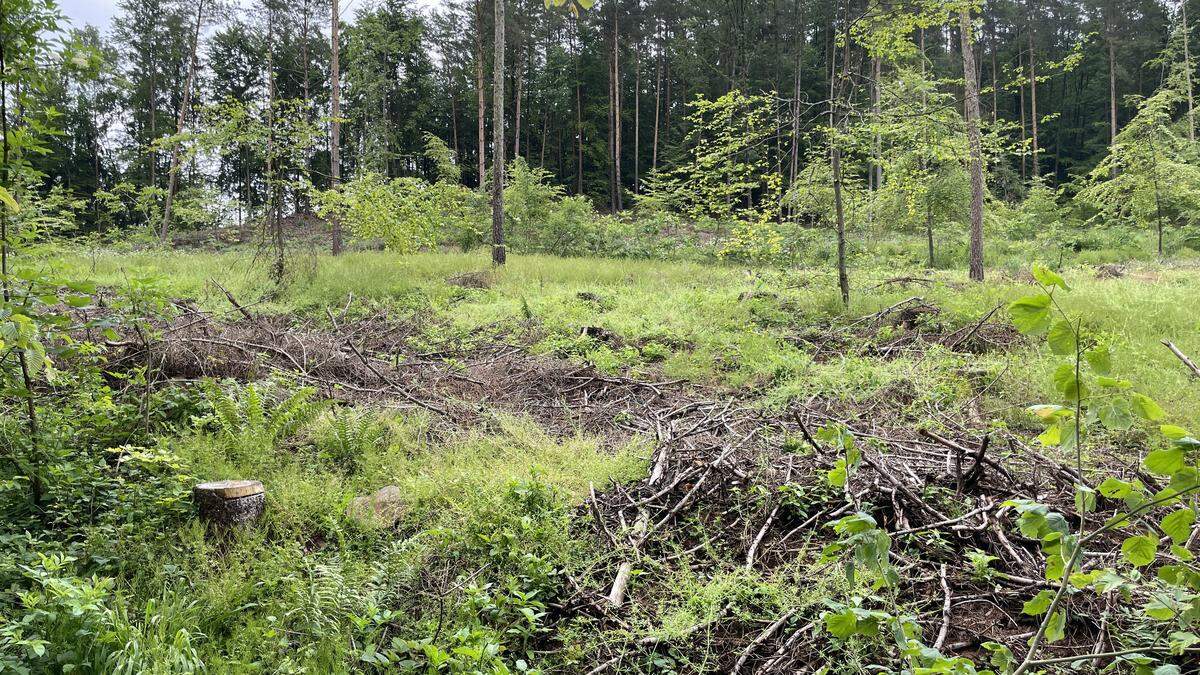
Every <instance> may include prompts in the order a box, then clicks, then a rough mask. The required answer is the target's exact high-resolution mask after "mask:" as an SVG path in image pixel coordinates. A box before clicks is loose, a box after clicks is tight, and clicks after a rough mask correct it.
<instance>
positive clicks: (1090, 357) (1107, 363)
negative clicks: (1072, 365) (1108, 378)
mask: <svg viewBox="0 0 1200 675" xmlns="http://www.w3.org/2000/svg"><path fill="white" fill-rule="evenodd" d="M1083 358H1084V359H1086V360H1087V362H1088V365H1090V366H1091V367H1092V370H1094V371H1096V374H1098V375H1108V374H1109V373H1111V372H1112V352H1111V351H1110V350H1109V348H1108V345H1100V346H1097V347H1092V348H1091V349H1089V350H1087V351H1086V352H1084V353H1083Z"/></svg>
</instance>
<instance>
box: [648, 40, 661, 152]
mask: <svg viewBox="0 0 1200 675" xmlns="http://www.w3.org/2000/svg"><path fill="white" fill-rule="evenodd" d="M658 37H659V44H658V54H657V55H656V58H655V64H654V140H652V141H651V143H650V170H651V171H657V170H658V127H659V121H658V120H659V111H660V110H661V108H662V71H663V63H662V62H663V45H662V39H661V37H662V33H661V30H660V31H659V34H658Z"/></svg>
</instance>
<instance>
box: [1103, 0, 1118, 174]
mask: <svg viewBox="0 0 1200 675" xmlns="http://www.w3.org/2000/svg"><path fill="white" fill-rule="evenodd" d="M1112 22H1113V7H1112V3H1111V2H1110V3H1109V4H1108V12H1107V16H1106V17H1105V21H1104V32H1105V36H1104V37H1105V42H1106V43H1108V44H1107V45H1106V46H1107V47H1108V144H1109V146H1110V147H1111V146H1113V145H1116V143H1117V53H1116V52H1117V50H1116V47H1115V46H1114V45H1113V41H1114V36H1113V25H1112ZM1109 177H1110V178H1116V177H1117V166H1116V164H1113V166H1112V168H1111V169H1110V170H1109Z"/></svg>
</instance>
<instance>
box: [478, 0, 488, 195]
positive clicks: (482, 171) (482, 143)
mask: <svg viewBox="0 0 1200 675" xmlns="http://www.w3.org/2000/svg"><path fill="white" fill-rule="evenodd" d="M475 99H476V103H477V104H478V105H477V115H476V122H477V126H476V129H477V131H478V132H479V135H478V140H479V145H478V148H477V149H478V153H479V169H478V171H479V173H478V175H479V190H480V191H481V192H482V191H484V190H486V189H487V129H486V126H485V123H484V120H486V119H487V109H486V106H485V92H484V90H483V0H475Z"/></svg>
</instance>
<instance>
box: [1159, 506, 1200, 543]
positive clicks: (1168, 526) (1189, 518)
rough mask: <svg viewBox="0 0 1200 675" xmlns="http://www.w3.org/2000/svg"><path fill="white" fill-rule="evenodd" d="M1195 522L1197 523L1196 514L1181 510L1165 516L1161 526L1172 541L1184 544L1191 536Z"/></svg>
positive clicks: (1188, 510)
mask: <svg viewBox="0 0 1200 675" xmlns="http://www.w3.org/2000/svg"><path fill="white" fill-rule="evenodd" d="M1194 522H1196V514H1195V513H1194V512H1193V511H1192V510H1191V509H1179V510H1178V511H1174V512H1172V513H1168V514H1167V515H1165V516H1163V519H1162V520H1161V521H1160V522H1159V526H1160V527H1162V531H1163V532H1165V533H1166V534H1167V536H1168V537H1170V538H1171V540H1172V541H1174V542H1175V543H1176V544H1182V543H1183V542H1185V541H1187V538H1188V536H1190V535H1191V533H1192V523H1194Z"/></svg>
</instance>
